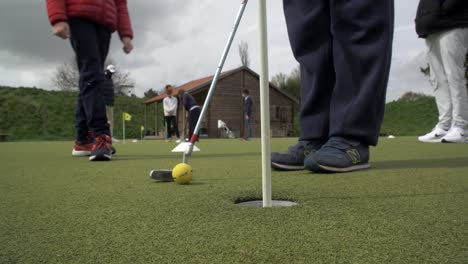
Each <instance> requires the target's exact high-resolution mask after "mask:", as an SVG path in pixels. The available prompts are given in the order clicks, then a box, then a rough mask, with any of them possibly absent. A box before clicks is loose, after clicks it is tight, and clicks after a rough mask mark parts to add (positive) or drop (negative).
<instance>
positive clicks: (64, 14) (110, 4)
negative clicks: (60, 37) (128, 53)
mask: <svg viewBox="0 0 468 264" xmlns="http://www.w3.org/2000/svg"><path fill="white" fill-rule="evenodd" d="M47 13H48V14H49V21H50V23H51V24H52V25H54V24H55V23H57V22H61V21H67V20H68V18H69V17H78V18H84V19H89V20H91V21H94V22H95V23H98V24H100V25H103V26H106V27H109V28H110V29H112V31H116V30H117V31H118V32H119V35H120V37H130V38H133V31H132V25H131V22H130V16H129V14H128V8H127V0H47Z"/></svg>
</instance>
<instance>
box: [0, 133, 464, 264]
mask: <svg viewBox="0 0 468 264" xmlns="http://www.w3.org/2000/svg"><path fill="white" fill-rule="evenodd" d="M293 142H294V140H293V139H275V140H274V141H273V149H274V150H281V149H285V147H286V146H287V145H288V144H290V143H293ZM173 146H174V143H164V142H140V143H127V144H125V145H123V144H121V143H119V144H116V147H117V148H118V155H117V156H115V160H114V161H112V162H107V163H106V162H104V163H91V162H88V161H87V159H86V158H71V157H70V152H71V143H70V142H34V143H26V142H25V143H2V144H0V263H468V145H442V144H420V143H417V142H416V141H415V139H414V138H397V139H395V140H389V139H383V140H382V141H381V144H380V146H379V147H378V148H377V149H374V150H373V167H374V168H373V169H372V170H369V171H363V172H355V173H350V174H328V175H319V174H311V173H308V172H292V173H285V172H274V174H273V192H274V194H275V196H276V197H279V198H290V199H293V200H295V201H297V202H299V204H300V205H299V206H297V207H293V208H275V209H255V208H242V207H238V206H236V205H234V204H233V201H234V200H243V199H245V198H249V197H256V196H258V195H259V193H260V192H261V190H260V188H261V173H260V166H259V165H260V156H259V150H260V144H259V141H258V140H255V141H252V142H242V141H239V140H204V141H202V142H201V143H200V144H199V146H200V148H201V149H202V152H200V153H196V154H195V156H194V157H193V158H192V160H191V164H192V165H193V168H194V182H193V184H192V185H188V186H179V185H176V184H174V183H165V184H163V183H155V182H153V181H151V180H150V179H149V178H148V172H149V170H150V169H155V168H158V169H161V168H170V167H172V166H173V165H175V164H176V163H177V162H179V161H180V158H181V157H180V155H177V154H172V153H170V149H171V148H172V147H173Z"/></svg>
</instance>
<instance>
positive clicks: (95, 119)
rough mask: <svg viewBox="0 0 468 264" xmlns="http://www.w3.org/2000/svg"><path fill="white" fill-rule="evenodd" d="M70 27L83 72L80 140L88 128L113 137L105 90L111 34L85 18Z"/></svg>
mask: <svg viewBox="0 0 468 264" xmlns="http://www.w3.org/2000/svg"><path fill="white" fill-rule="evenodd" d="M69 24H70V31H71V43H72V47H73V49H74V50H75V54H76V59H77V62H78V67H79V71H80V81H79V89H80V93H79V98H78V105H77V120H76V121H77V134H78V137H82V135H84V132H83V130H88V128H89V129H91V130H92V131H93V132H95V134H97V135H98V134H106V135H110V131H109V124H108V123H107V117H106V108H105V103H104V99H103V96H102V94H103V93H102V89H103V86H104V85H105V81H106V80H105V76H104V69H103V68H104V61H105V58H106V56H107V51H108V49H109V44H110V37H111V31H110V30H109V29H107V28H104V27H102V26H99V25H97V24H95V23H93V22H91V21H88V20H83V19H74V18H72V19H70V20H69ZM84 120H86V123H85V122H84ZM85 124H86V126H87V127H85Z"/></svg>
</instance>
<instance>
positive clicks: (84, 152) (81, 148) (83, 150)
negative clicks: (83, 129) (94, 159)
mask: <svg viewBox="0 0 468 264" xmlns="http://www.w3.org/2000/svg"><path fill="white" fill-rule="evenodd" d="M93 146H94V143H93V142H89V141H88V142H79V141H76V142H75V146H74V147H73V151H72V156H73V157H86V156H89V155H91V151H92V150H93Z"/></svg>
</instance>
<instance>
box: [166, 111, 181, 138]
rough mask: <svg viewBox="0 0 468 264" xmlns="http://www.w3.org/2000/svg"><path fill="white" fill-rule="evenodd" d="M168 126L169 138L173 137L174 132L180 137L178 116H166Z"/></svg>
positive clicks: (167, 135)
mask: <svg viewBox="0 0 468 264" xmlns="http://www.w3.org/2000/svg"><path fill="white" fill-rule="evenodd" d="M164 119H166V126H167V134H166V137H167V138H171V137H172V136H173V135H174V134H175V135H176V137H177V138H180V135H179V128H178V127H177V118H176V117H175V116H165V117H164Z"/></svg>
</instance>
